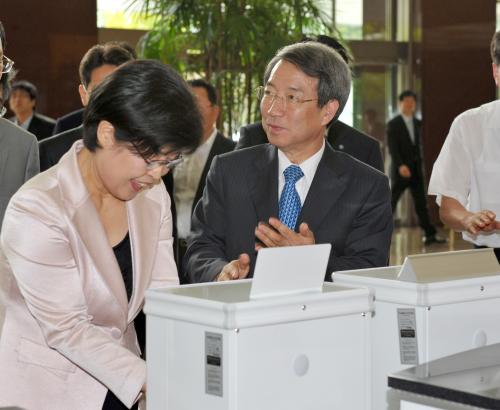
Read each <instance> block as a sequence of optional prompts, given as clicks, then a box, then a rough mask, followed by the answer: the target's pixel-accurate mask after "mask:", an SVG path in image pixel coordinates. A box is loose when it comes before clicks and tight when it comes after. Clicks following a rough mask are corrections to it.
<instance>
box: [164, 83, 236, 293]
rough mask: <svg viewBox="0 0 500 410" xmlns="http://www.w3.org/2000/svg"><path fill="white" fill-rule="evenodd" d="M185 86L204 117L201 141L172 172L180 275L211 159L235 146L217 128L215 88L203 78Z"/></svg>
mask: <svg viewBox="0 0 500 410" xmlns="http://www.w3.org/2000/svg"><path fill="white" fill-rule="evenodd" d="M188 83H189V84H190V85H191V88H192V89H193V93H194V94H195V96H196V98H197V100H198V106H199V108H200V112H201V115H202V117H203V140H202V142H201V144H200V145H199V146H198V148H196V150H195V151H194V152H193V153H192V154H189V155H185V156H184V161H183V162H182V163H181V164H179V165H178V166H177V167H176V168H175V169H174V172H173V178H174V184H173V186H174V190H173V192H174V198H173V199H174V201H175V208H176V213H177V221H176V224H177V240H176V260H177V264H178V270H179V272H182V258H183V256H184V253H185V252H186V245H187V239H188V238H189V236H190V234H191V215H192V213H193V211H194V208H195V206H196V204H197V202H198V200H199V199H200V198H201V196H202V194H203V189H204V188H205V180H206V178H207V174H208V170H209V169H210V164H211V163H212V159H213V158H214V157H215V156H216V155H219V154H223V153H225V152H229V151H232V150H233V149H234V146H235V145H236V143H235V142H233V141H232V140H230V139H228V138H226V137H225V136H224V135H222V134H221V133H220V132H219V131H218V130H217V128H216V122H217V118H218V117H219V113H220V108H219V106H218V105H217V93H216V91H215V88H214V87H213V86H212V85H211V84H210V83H208V82H207V81H205V80H203V79H196V80H191V81H188ZM180 281H181V283H187V279H186V278H184V277H182V275H180Z"/></svg>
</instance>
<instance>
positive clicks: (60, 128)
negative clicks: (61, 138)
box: [52, 108, 84, 135]
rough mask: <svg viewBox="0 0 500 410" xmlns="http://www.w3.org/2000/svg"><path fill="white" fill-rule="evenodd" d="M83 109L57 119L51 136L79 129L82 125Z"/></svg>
mask: <svg viewBox="0 0 500 410" xmlns="http://www.w3.org/2000/svg"><path fill="white" fill-rule="evenodd" d="M83 110H84V109H83V108H80V109H79V110H76V111H73V112H70V113H69V114H66V115H64V116H63V117H59V118H58V119H57V121H56V126H55V127H54V131H53V133H52V135H56V134H60V133H61V132H64V131H68V130H72V129H73V128H76V127H79V126H80V125H82V123H83Z"/></svg>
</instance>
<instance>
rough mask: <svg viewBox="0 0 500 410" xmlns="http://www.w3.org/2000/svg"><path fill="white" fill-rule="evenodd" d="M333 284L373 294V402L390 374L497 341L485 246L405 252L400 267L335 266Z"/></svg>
mask: <svg viewBox="0 0 500 410" xmlns="http://www.w3.org/2000/svg"><path fill="white" fill-rule="evenodd" d="M333 280H334V282H335V283H336V284H341V285H346V286H367V287H368V288H370V289H371V290H372V291H373V292H374V294H375V313H374V317H373V320H372V321H371V325H372V330H371V337H372V341H371V346H372V392H373V398H372V407H371V408H372V409H373V410H382V409H386V408H387V398H386V394H387V390H388V387H387V376H388V374H390V373H394V372H397V371H399V370H402V369H405V368H408V367H410V366H412V365H416V364H421V363H424V362H428V361H431V360H434V359H437V358H441V357H444V356H448V355H451V354H454V353H458V352H462V351H465V350H469V349H473V348H475V347H480V346H485V345H487V344H488V345H489V344H493V343H498V342H500V266H499V265H498V262H497V260H496V258H495V256H494V254H493V251H492V250H491V249H480V250H479V249H478V250H470V251H457V252H444V253H433V254H422V255H412V256H408V257H407V259H406V260H405V262H404V264H403V265H402V266H390V267H387V268H375V269H361V270H353V271H342V272H336V273H334V274H333Z"/></svg>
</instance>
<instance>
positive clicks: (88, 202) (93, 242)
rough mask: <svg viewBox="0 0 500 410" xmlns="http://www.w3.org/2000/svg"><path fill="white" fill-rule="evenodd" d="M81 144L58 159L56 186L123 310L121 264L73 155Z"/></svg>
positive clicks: (125, 308) (125, 304) (75, 156)
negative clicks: (57, 184)
mask: <svg viewBox="0 0 500 410" xmlns="http://www.w3.org/2000/svg"><path fill="white" fill-rule="evenodd" d="M82 145H83V144H82V142H77V143H75V144H74V145H73V147H72V148H71V150H70V151H69V152H68V153H67V154H65V155H64V156H63V157H62V158H61V162H60V164H59V167H58V170H57V179H58V180H59V187H60V190H61V193H62V197H63V198H64V201H65V205H66V209H67V210H68V214H69V217H70V219H71V220H72V222H73V224H74V227H75V230H76V233H77V235H78V236H79V239H80V241H81V243H82V245H83V246H84V247H85V249H86V251H87V254H88V255H89V256H90V258H91V259H92V262H93V263H94V266H95V269H96V271H97V272H98V274H99V275H100V276H99V279H101V280H103V281H104V283H105V285H106V286H107V288H108V289H109V290H110V293H111V294H112V295H113V296H114V297H115V299H116V301H117V303H118V304H119V306H120V308H121V310H122V311H123V312H124V313H126V312H127V309H128V307H127V294H126V291H125V285H124V283H123V277H122V274H121V271H120V267H119V266H118V262H117V261H116V258H115V256H114V253H113V249H112V248H111V246H110V244H109V242H108V239H107V236H106V232H105V231H104V227H103V226H102V224H101V222H100V219H99V215H98V213H97V209H96V208H95V206H94V203H93V202H92V199H91V198H90V195H89V193H88V191H87V188H86V186H85V184H84V182H83V179H82V177H81V174H80V171H79V168H78V163H77V155H76V154H77V152H78V151H79V150H80V149H81V147H82Z"/></svg>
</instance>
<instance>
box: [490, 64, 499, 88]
mask: <svg viewBox="0 0 500 410" xmlns="http://www.w3.org/2000/svg"><path fill="white" fill-rule="evenodd" d="M491 68H492V70H493V79H494V80H495V84H496V85H497V87H498V85H499V84H498V81H500V75H499V73H498V69H499V67H498V66H497V65H496V64H495V63H492V64H491Z"/></svg>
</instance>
